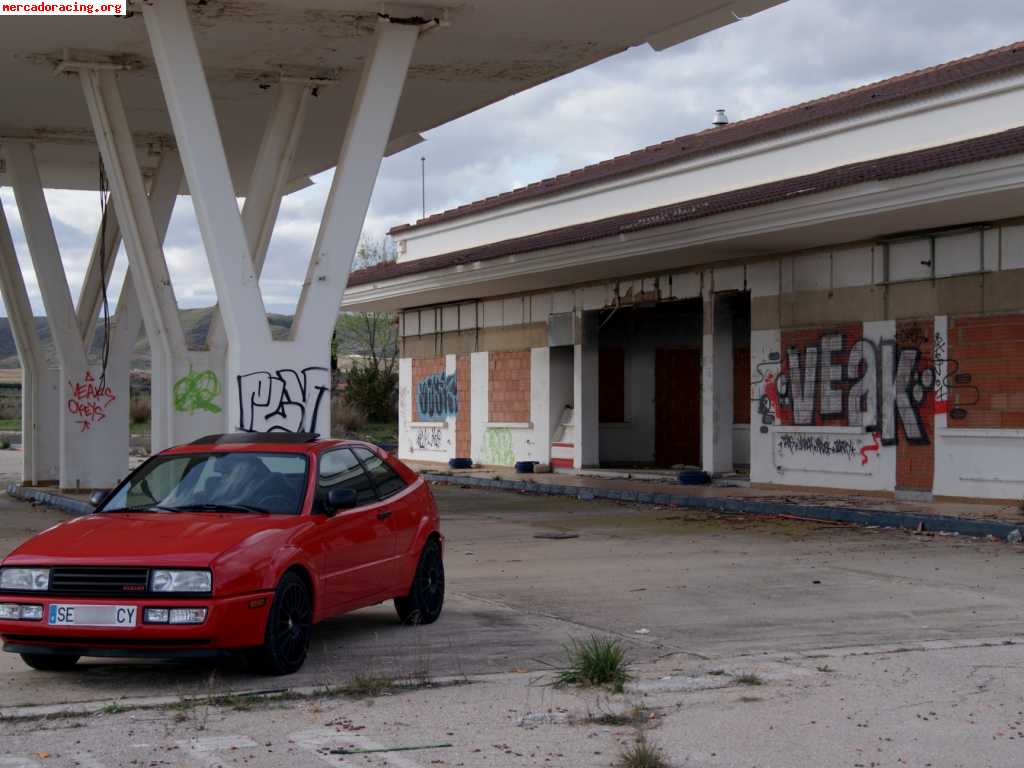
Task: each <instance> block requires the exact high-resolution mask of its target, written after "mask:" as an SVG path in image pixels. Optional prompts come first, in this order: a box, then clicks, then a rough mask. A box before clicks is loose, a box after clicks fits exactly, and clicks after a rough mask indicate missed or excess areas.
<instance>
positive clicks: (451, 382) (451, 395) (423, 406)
mask: <svg viewBox="0 0 1024 768" xmlns="http://www.w3.org/2000/svg"><path fill="white" fill-rule="evenodd" d="M416 410H417V411H419V415H420V419H422V420H423V421H444V420H445V419H448V418H451V417H452V416H455V415H457V414H458V412H459V389H458V384H457V383H456V381H455V374H454V373H452V374H446V373H433V374H431V375H430V376H424V377H423V378H422V379H420V381H419V383H417V384H416Z"/></svg>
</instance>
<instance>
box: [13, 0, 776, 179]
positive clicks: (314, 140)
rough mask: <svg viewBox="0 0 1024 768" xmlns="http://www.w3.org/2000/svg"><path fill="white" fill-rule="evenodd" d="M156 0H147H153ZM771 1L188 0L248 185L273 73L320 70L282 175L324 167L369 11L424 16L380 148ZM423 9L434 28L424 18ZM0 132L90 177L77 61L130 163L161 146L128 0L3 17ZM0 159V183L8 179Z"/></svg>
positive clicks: (47, 175) (338, 130) (148, 67)
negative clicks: (116, 84)
mask: <svg viewBox="0 0 1024 768" xmlns="http://www.w3.org/2000/svg"><path fill="white" fill-rule="evenodd" d="M151 1H152V2H159V0H151ZM778 2H780V0H736V1H735V2H725V3H723V2H721V0H682V1H681V2H665V0H630V2H622V0H559V2H557V3H552V2H551V1H550V0H515V2H510V1H509V0H450V1H449V2H447V3H445V4H444V5H443V6H440V5H435V4H426V3H419V2H406V3H402V4H387V3H379V2H365V1H361V0H264V1H263V2H247V1H243V0H194V1H190V2H189V6H190V11H191V15H192V24H193V27H194V29H195V33H196V38H197V42H198V45H199V50H200V54H201V56H202V60H203V65H204V67H205V69H206V73H207V78H208V80H209V83H210V91H211V95H212V98H213V102H214V108H215V110H216V113H217V117H218V121H219V124H220V130H221V133H222V136H223V140H224V145H225V148H226V150H227V159H228V165H229V167H230V171H231V174H232V177H233V181H234V185H235V190H236V192H237V193H238V194H245V188H246V186H247V185H248V183H249V174H250V172H251V168H252V163H253V160H254V158H255V155H256V152H257V150H258V147H259V142H260V131H261V126H262V125H263V124H264V123H265V122H266V119H267V115H268V113H269V110H270V106H271V104H272V96H271V95H270V94H269V93H268V91H271V90H272V88H271V86H273V85H275V84H276V83H278V82H280V81H282V80H301V81H308V80H311V79H312V80H314V81H317V82H320V81H322V85H321V86H320V87H318V88H317V90H316V92H315V95H316V98H315V99H313V100H312V103H311V104H310V107H309V113H308V118H307V120H306V123H305V128H304V132H303V134H302V140H301V142H300V144H299V148H298V151H297V155H296V157H295V159H294V163H293V165H292V171H291V178H292V183H291V188H292V189H294V188H298V187H300V186H303V185H304V183H307V182H306V179H307V177H308V176H310V175H312V174H314V173H318V172H320V171H323V170H325V169H327V168H329V167H332V166H333V165H334V164H335V162H336V160H337V153H338V146H339V143H340V141H341V136H342V134H343V133H344V130H345V125H346V121H347V118H348V113H349V109H350V105H351V104H352V103H353V100H354V97H355V92H356V88H357V86H358V83H359V77H360V71H361V67H362V64H363V62H364V61H365V59H366V58H367V56H368V55H369V54H370V50H371V44H372V36H373V30H374V26H375V23H376V20H377V16H378V14H379V13H384V14H387V15H389V16H390V18H391V19H392V20H406V19H408V20H413V21H416V22H418V23H421V24H422V23H423V21H424V20H427V21H428V24H427V25H426V26H424V28H425V29H428V30H429V31H427V32H426V33H425V34H424V35H423V36H422V38H421V40H420V42H419V44H418V45H417V47H416V51H415V54H414V56H413V60H412V65H411V67H410V69H409V77H408V81H407V83H406V87H405V89H404V93H403V96H402V99H401V102H400V105H399V109H398V114H397V117H396V120H395V123H394V127H393V130H392V132H391V137H390V143H389V145H388V152H389V153H393V152H396V151H400V150H401V149H404V148H406V147H409V146H412V145H413V144H415V143H417V142H418V141H419V140H420V134H421V133H422V132H423V131H426V130H429V129H431V128H434V127H437V126H439V125H442V124H444V123H446V122H448V121H450V120H453V119H454V118H457V117H459V116H461V115H464V114H467V113H469V112H472V111H474V110H477V109H480V108H481V107H484V106H486V105H488V104H492V103H494V102H496V101H499V100H501V99H503V98H505V97H507V96H510V95H512V94H514V93H518V92H520V91H523V90H525V89H527V88H530V87H531V86H534V85H537V84H539V83H542V82H545V81H547V80H550V79H552V78H555V77H558V76H559V75H563V74H565V73H567V72H570V71H572V70H575V69H578V68H580V67H583V66H586V65H587V64H590V63H592V62H594V61H597V60H600V59H602V58H605V57H607V56H610V55H612V54H614V53H617V52H619V51H622V50H624V49H626V48H628V47H630V46H633V45H638V44H643V43H648V44H650V45H652V46H653V47H655V48H657V49H661V48H665V47H668V46H670V45H675V44H677V43H680V42H683V41H685V40H688V39H690V38H693V37H695V36H697V35H700V34H702V33H704V32H707V31H709V30H711V29H715V28H717V27H720V26H723V25H726V24H729V23H732V22H735V21H737V20H738V19H741V18H743V17H745V16H748V15H750V14H752V13H756V12H757V11H760V10H762V9H764V8H767V7H770V6H772V5H775V4H777V3H778ZM430 20H434V21H436V28H434V29H432V30H431V29H430V24H429V22H430ZM0 50H2V51H3V52H4V56H3V60H2V61H0V104H3V105H4V108H3V112H2V115H0V140H2V139H5V138H7V139H11V138H20V139H30V140H32V141H33V142H34V143H35V144H36V153H37V159H38V163H39V167H40V172H41V175H42V181H43V184H44V186H46V187H53V188H73V189H91V188H95V187H96V186H97V184H98V177H99V173H98V168H97V158H98V150H97V146H96V142H95V138H94V134H93V129H92V125H91V123H90V118H89V112H88V109H87V107H86V103H85V101H84V99H83V98H82V91H81V86H80V84H79V83H78V81H77V80H76V79H75V78H74V77H70V76H67V75H66V74H65V73H66V72H68V71H69V70H71V69H73V68H74V66H75V64H76V62H94V63H95V62H99V63H101V65H102V66H104V67H110V68H113V69H116V70H117V71H118V72H119V75H120V76H119V81H120V84H121V88H122V92H123V94H124V102H125V106H126V109H127V115H128V120H129V124H130V126H131V129H132V131H133V134H134V137H135V141H136V145H137V152H138V155H139V160H140V163H141V165H142V167H143V169H144V171H146V172H149V171H151V170H152V169H153V168H154V166H155V164H156V161H157V158H158V156H159V151H158V150H159V148H160V147H161V146H168V145H173V144H174V140H173V137H172V131H171V125H170V119H169V117H168V113H167V109H166V106H165V103H164V97H163V93H162V91H161V88H160V84H159V81H158V77H157V72H156V68H155V66H154V63H153V53H152V51H151V49H150V44H149V40H148V38H147V35H146V30H145V25H144V23H143V19H142V14H141V11H140V8H139V6H138V0H136V2H135V3H133V4H132V5H131V6H130V12H129V15H128V16H127V17H110V16H104V17H93V18H83V17H80V16H76V17H53V16H47V17H8V18H5V19H4V22H3V24H0ZM9 183H10V182H9V180H8V178H7V169H6V168H2V167H0V185H8V184H9Z"/></svg>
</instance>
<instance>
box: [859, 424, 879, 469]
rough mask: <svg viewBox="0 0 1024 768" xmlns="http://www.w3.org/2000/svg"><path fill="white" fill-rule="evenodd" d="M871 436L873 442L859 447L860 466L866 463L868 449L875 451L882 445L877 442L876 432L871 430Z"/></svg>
mask: <svg viewBox="0 0 1024 768" xmlns="http://www.w3.org/2000/svg"><path fill="white" fill-rule="evenodd" d="M871 437H872V438H873V439H874V441H875V442H874V443H872V444H871V445H865V446H864V447H863V448H861V449H860V465H861V466H862V467H863V466H864V465H865V464H867V463H868V451H877V450H878V449H879V448H881V447H882V446H881V444H880V443H879V442H878V433H877V432H872V433H871Z"/></svg>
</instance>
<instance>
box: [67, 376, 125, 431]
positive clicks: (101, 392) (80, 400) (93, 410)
mask: <svg viewBox="0 0 1024 768" xmlns="http://www.w3.org/2000/svg"><path fill="white" fill-rule="evenodd" d="M68 388H69V389H70V390H71V396H70V397H69V398H68V402H67V409H68V413H69V414H71V415H72V416H74V417H75V423H76V424H78V425H79V427H80V431H81V432H88V431H89V430H90V429H92V428H93V427H94V426H95V425H96V424H98V423H99V422H101V421H103V420H104V419H105V418H107V408H109V407H110V405H111V403H113V402H114V401H115V400H117V395H115V394H114V390H113V389H111V388H110V387H109V386H107V384H106V383H105V382H99V381H96V379H95V377H94V376H93V375H92V373H90V372H89V371H86V372H85V376H84V377H83V378H82V380H81V381H69V382H68Z"/></svg>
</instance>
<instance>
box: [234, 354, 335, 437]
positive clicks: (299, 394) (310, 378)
mask: <svg viewBox="0 0 1024 768" xmlns="http://www.w3.org/2000/svg"><path fill="white" fill-rule="evenodd" d="M330 381H331V380H330V371H328V370H327V369H326V368H321V367H316V366H311V367H309V368H303V369H302V370H301V371H296V370H294V369H292V368H279V369H278V370H276V371H274V372H271V371H255V372H253V373H247V374H243V375H241V376H239V377H238V401H239V405H240V414H239V424H238V428H239V429H240V430H242V431H243V432H315V431H316V424H317V418H318V417H319V414H320V408H321V406H322V404H323V400H324V396H325V395H326V394H327V393H328V392H329V391H330Z"/></svg>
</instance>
